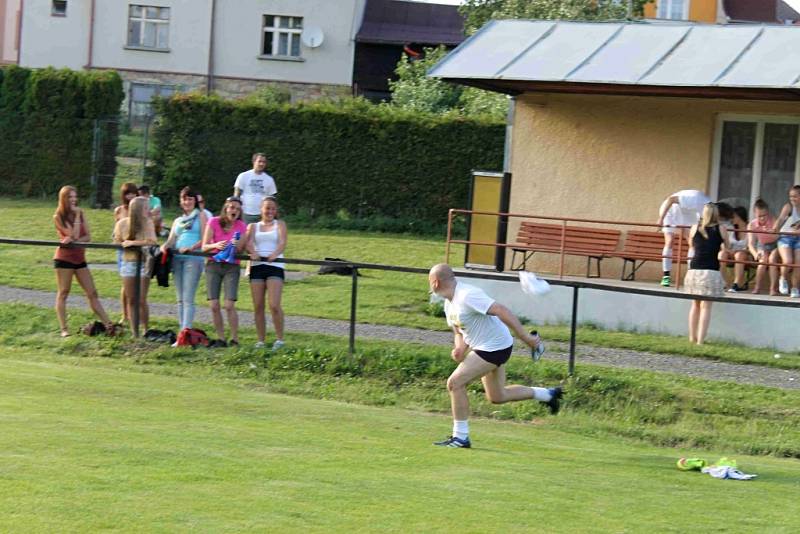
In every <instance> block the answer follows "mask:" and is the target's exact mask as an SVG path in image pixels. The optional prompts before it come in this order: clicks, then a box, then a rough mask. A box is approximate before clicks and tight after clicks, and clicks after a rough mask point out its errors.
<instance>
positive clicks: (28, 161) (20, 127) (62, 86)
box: [0, 66, 123, 205]
mask: <svg viewBox="0 0 800 534" xmlns="http://www.w3.org/2000/svg"><path fill="white" fill-rule="evenodd" d="M122 99H123V92H122V80H121V78H120V77H119V75H118V74H117V73H116V72H111V71H91V72H77V71H71V70H67V69H61V70H56V69H53V68H46V69H40V70H30V69H25V68H21V67H17V66H9V67H5V68H3V69H0V192H2V193H3V194H11V195H25V196H49V195H53V194H54V193H56V192H57V191H58V190H59V189H60V188H61V186H62V185H64V184H67V183H69V184H72V185H75V186H77V187H78V189H79V191H80V192H81V194H82V195H84V196H87V195H89V194H90V193H91V191H90V183H91V176H92V173H93V171H95V172H96V173H97V174H98V175H99V176H103V177H105V181H103V182H99V183H98V189H97V191H96V192H97V194H98V197H97V198H98V203H100V204H101V205H107V204H109V203H110V201H111V197H110V193H111V183H105V182H113V176H114V174H115V170H116V162H115V158H114V157H115V151H116V143H117V134H116V127H115V125H116V122H115V123H114V126H112V127H111V128H108V127H105V128H104V129H103V133H104V135H103V136H102V138H101V141H102V149H101V150H100V156H101V157H100V158H99V162H98V167H97V169H93V168H92V145H93V140H94V125H95V119H101V118H102V119H108V118H111V119H112V120H114V121H116V120H117V119H118V116H119V108H120V105H121V103H122Z"/></svg>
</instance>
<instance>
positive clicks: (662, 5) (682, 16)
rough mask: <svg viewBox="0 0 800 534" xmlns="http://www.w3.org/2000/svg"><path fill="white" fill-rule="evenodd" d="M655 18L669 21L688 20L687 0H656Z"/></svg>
mask: <svg viewBox="0 0 800 534" xmlns="http://www.w3.org/2000/svg"><path fill="white" fill-rule="evenodd" d="M657 17H658V18H660V19H669V20H688V19H689V0H658V14H657Z"/></svg>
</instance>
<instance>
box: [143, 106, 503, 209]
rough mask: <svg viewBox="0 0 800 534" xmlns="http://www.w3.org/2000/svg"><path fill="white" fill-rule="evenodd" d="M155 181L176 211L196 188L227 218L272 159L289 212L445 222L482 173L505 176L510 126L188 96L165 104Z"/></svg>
mask: <svg viewBox="0 0 800 534" xmlns="http://www.w3.org/2000/svg"><path fill="white" fill-rule="evenodd" d="M156 107H157V110H158V114H159V123H158V128H157V130H156V132H155V134H154V140H155V157H154V163H155V168H154V172H153V174H152V179H153V181H154V185H155V187H156V191H157V192H158V193H159V194H160V195H161V197H162V200H165V201H166V202H167V203H171V204H172V205H175V203H176V197H177V193H178V191H179V190H180V188H181V187H183V186H185V185H192V186H196V187H197V188H198V189H199V190H200V191H201V192H202V193H203V194H204V195H205V196H206V197H207V198H208V200H209V202H208V206H209V207H210V208H211V209H213V210H215V211H216V210H217V209H218V207H219V205H220V204H221V202H222V201H223V200H224V198H225V197H226V196H228V195H230V194H231V192H232V190H233V183H234V181H235V179H236V176H237V174H238V173H240V172H242V171H244V170H246V169H248V168H250V157H251V154H252V153H253V152H265V153H266V154H267V156H268V158H269V165H268V169H267V170H268V172H269V173H270V174H271V175H272V176H274V177H275V181H276V183H277V185H278V191H279V198H280V202H281V208H282V210H283V211H284V213H298V212H300V213H311V214H314V215H334V214H337V213H340V214H341V212H342V210H346V212H347V213H349V214H350V216H352V217H354V218H359V217H372V216H384V217H399V218H405V219H417V220H420V221H428V222H437V223H441V222H442V221H445V220H446V218H447V210H448V209H449V208H452V207H465V206H466V203H467V197H468V192H469V186H470V181H471V174H470V172H471V170H473V169H479V168H480V169H492V170H499V169H502V164H503V136H504V126H503V124H500V123H498V122H496V121H492V120H466V119H464V118H458V117H448V116H444V117H443V116H437V115H429V114H421V113H418V112H408V111H403V110H397V109H395V108H390V107H388V106H375V105H371V104H368V103H365V102H362V101H359V100H353V101H348V102H345V103H331V102H322V103H306V104H298V105H295V106H288V105H283V106H282V105H273V106H265V105H263V104H258V103H255V102H251V101H223V100H220V99H218V98H214V97H211V98H209V97H203V96H198V95H180V96H177V97H174V98H172V99H170V100H161V101H158V102H157V104H156Z"/></svg>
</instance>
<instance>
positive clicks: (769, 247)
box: [756, 240, 778, 252]
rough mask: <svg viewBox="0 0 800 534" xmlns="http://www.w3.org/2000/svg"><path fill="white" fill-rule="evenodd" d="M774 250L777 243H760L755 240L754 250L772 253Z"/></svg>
mask: <svg viewBox="0 0 800 534" xmlns="http://www.w3.org/2000/svg"><path fill="white" fill-rule="evenodd" d="M776 248H778V241H773V242H772V243H762V242H761V241H758V240H756V250H763V251H764V252H772V251H773V250H775V249H776Z"/></svg>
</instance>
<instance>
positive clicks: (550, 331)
mask: <svg viewBox="0 0 800 534" xmlns="http://www.w3.org/2000/svg"><path fill="white" fill-rule="evenodd" d="M54 207H55V205H54V203H53V202H48V201H39V200H20V199H10V198H1V197H0V228H3V229H4V230H3V231H2V233H3V236H4V237H14V238H19V239H41V240H54V239H55V230H54V229H53V225H52V220H51V218H52V214H53V210H54ZM87 215H88V219H89V223H90V225H91V228H92V235H93V240H94V241H95V242H110V235H111V229H112V226H113V215H112V213H111V211H110V210H87ZM172 215H174V214H172ZM167 218H168V219H169V217H167ZM463 253H464V252H463V248H462V247H460V246H454V247H453V251H452V255H451V260H452V261H453V262H454V265H457V264H458V261H460V259H461V258H463ZM52 254H53V250H52V249H51V248H50V247H32V246H12V245H0V285H9V286H14V287H23V288H30V289H39V290H44V291H54V290H55V279H54V274H53V269H52V261H51V258H52ZM286 255H287V257H292V258H303V259H314V260H322V259H324V258H325V257H338V258H345V259H348V260H351V261H357V262H363V263H382V264H390V265H403V266H408V267H419V268H425V269H427V268H429V267H430V266H431V265H433V264H435V263H439V262H441V261H443V259H444V239H433V238H429V237H415V236H408V235H386V234H378V233H364V232H343V231H339V232H336V231H326V230H311V229H303V230H297V231H294V230H292V229H291V228H290V229H289V245H288V248H287V251H286ZM87 258H88V261H89V262H90V263H91V264H94V265H97V264H105V265H106V266H107V267H108V269H101V268H95V269H93V270H92V275H93V277H94V280H95V283H96V284H97V287H98V291H99V292H100V295H101V296H104V297H112V298H113V297H115V296H117V295H119V287H120V280H119V277H118V275H117V273H116V270H115V264H116V255H115V252H114V251H104V250H103V251H99V250H89V251H87ZM289 267H290V269H291V270H297V271H302V272H305V273H308V274H309V276H307V277H306V278H304V279H302V280H294V281H290V282H288V283H287V284H286V286H285V288H284V297H283V306H284V310H285V312H286V313H287V314H288V315H295V316H310V317H321V318H326V319H339V320H348V319H349V317H350V290H351V284H352V282H351V280H350V278H349V277H341V276H323V275H316V274H311V273H313V272H314V271H316V268H315V267H312V266H300V265H290V266H289ZM362 275H363V276H361V277H360V278H359V282H358V308H357V320H358V322H362V323H372V324H386V325H396V326H407V327H413V328H424V329H431V330H445V329H446V328H447V327H446V324H445V321H444V319H443V318H441V317H433V316H431V315H429V314H428V313H426V306H427V304H428V298H429V296H428V283H427V278H426V276H424V275H420V274H405V273H397V272H389V271H377V270H364V271H362ZM73 291H74V292H75V294H79V293H80V289H79V288H78V287H77V285H76V286H75V288H74V289H73ZM150 300H151V301H152V302H164V303H173V302H175V293H174V288H172V287H170V288H161V287H158V286H157V284H155V283H154V284H152V285H151V290H150ZM204 302H205V281H204V279H203V278H201V282H200V287H199V288H198V293H197V303H198V305H200V306H202V305H203V304H204ZM237 306H238V308H239V309H241V310H252V301H251V299H250V296H249V289H248V287H247V283H246V280H245V279H244V277H243V278H242V281H241V283H240V289H239V301H238V303H237ZM536 328H538V329H539V330H540V332H541V333H542V334H543V336H544V337H545V338H546V339H548V340H553V341H568V340H569V328H568V327H567V326H564V325H536ZM577 340H578V342H579V343H586V344H591V345H597V346H605V347H618V348H626V349H632V350H642V351H651V352H661V353H675V354H683V355H687V356H693V357H699V358H706V359H711V360H722V361H729V362H734V363H747V364H755V365H764V366H770V367H777V368H782V369H800V354H798V353H797V352H794V353H787V352H782V357H781V358H780V359H775V358H774V357H773V356H774V353H775V351H774V350H773V349H771V348H763V349H758V348H749V347H743V346H740V345H733V344H726V343H707V344H705V345H703V346H696V345H693V344H691V343H689V342H688V341H687V339H686V338H685V337H684V336H665V335H657V334H642V333H637V332H615V331H605V330H599V329H596V328H593V327H592V326H591V325H584V326H582V327H581V328H579V330H578V336H577Z"/></svg>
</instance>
